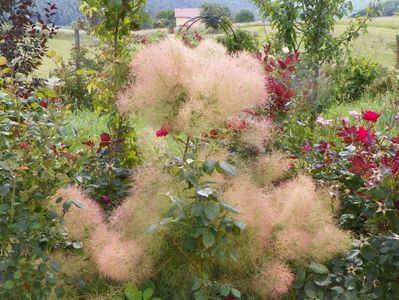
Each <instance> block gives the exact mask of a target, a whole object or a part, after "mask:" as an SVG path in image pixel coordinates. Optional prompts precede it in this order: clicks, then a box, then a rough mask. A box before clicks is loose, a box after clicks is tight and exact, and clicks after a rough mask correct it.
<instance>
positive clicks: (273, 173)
mask: <svg viewBox="0 0 399 300" xmlns="http://www.w3.org/2000/svg"><path fill="white" fill-rule="evenodd" d="M289 167H290V161H289V159H287V157H286V155H285V154H284V153H282V152H278V151H276V152H272V153H270V154H268V155H265V156H262V157H260V158H259V160H258V162H257V164H256V166H255V169H254V170H253V173H252V176H253V179H254V181H255V182H256V183H257V184H258V185H259V186H261V187H265V186H270V185H272V184H273V183H276V182H278V181H279V180H281V178H283V177H284V175H285V174H286V173H287V171H288V170H289Z"/></svg>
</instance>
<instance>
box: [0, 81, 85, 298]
mask: <svg viewBox="0 0 399 300" xmlns="http://www.w3.org/2000/svg"><path fill="white" fill-rule="evenodd" d="M6 82H8V83H10V82H12V83H13V84H12V88H10V89H9V90H8V89H4V88H2V89H1V90H0V132H1V136H2V137H1V139H2V142H1V143H0V166H1V167H0V198H1V205H0V237H1V238H0V264H1V266H2V267H1V268H0V284H1V289H0V298H2V299H10V298H18V299H28V298H29V299H46V298H48V297H50V296H51V295H54V294H56V295H57V296H60V297H61V296H62V295H63V294H64V290H63V288H62V287H61V286H60V285H59V284H58V283H57V277H58V275H57V273H59V272H61V267H60V265H59V263H58V262H57V261H54V260H52V259H51V258H50V257H49V252H50V251H51V250H53V249H55V248H59V247H61V246H64V240H65V235H66V231H65V230H64V229H62V228H61V227H60V223H59V219H60V217H61V216H58V215H57V214H55V213H53V212H51V211H49V210H48V209H47V205H48V201H49V198H50V197H51V196H52V195H53V194H54V192H55V191H56V190H57V188H59V187H61V186H62V185H64V184H67V183H69V182H71V181H72V179H71V178H73V175H74V173H75V170H76V169H75V168H76V166H75V162H76V160H77V158H78V156H77V155H76V154H74V153H71V152H70V151H69V150H68V147H67V146H66V145H65V144H64V142H65V135H64V133H65V129H64V127H63V126H64V125H65V124H63V116H64V113H65V109H63V105H62V100H60V99H57V98H53V97H54V95H53V93H52V92H51V91H50V90H46V89H41V90H40V89H37V90H32V89H30V88H29V85H28V84H26V85H25V86H24V85H18V83H17V82H15V81H13V80H12V79H10V78H8V79H7V80H6ZM13 92H14V94H13ZM17 95H20V96H17ZM39 95H40V98H39ZM66 200H69V201H64V203H63V205H64V210H65V211H66V210H68V209H69V208H70V207H71V206H72V205H75V204H74V202H73V201H72V200H74V199H66ZM76 205H78V204H76Z"/></svg>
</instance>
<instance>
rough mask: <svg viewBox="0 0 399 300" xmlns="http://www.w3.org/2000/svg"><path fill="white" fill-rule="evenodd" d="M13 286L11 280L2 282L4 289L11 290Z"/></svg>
mask: <svg viewBox="0 0 399 300" xmlns="http://www.w3.org/2000/svg"><path fill="white" fill-rule="evenodd" d="M14 286H15V283H14V281H12V280H6V281H5V282H4V284H3V288H5V289H6V290H11V289H12V288H13V287H14Z"/></svg>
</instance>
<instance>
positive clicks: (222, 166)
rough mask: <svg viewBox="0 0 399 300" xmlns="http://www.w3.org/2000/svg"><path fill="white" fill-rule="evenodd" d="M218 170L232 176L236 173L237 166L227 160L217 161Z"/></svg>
mask: <svg viewBox="0 0 399 300" xmlns="http://www.w3.org/2000/svg"><path fill="white" fill-rule="evenodd" d="M216 170H217V171H218V172H219V173H221V174H225V175H231V176H234V175H236V168H235V167H234V166H232V165H230V164H229V163H228V162H225V161H219V162H217V163H216Z"/></svg>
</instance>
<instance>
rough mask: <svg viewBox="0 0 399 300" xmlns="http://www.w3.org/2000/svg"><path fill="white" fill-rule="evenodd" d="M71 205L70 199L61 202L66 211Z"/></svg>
mask: <svg viewBox="0 0 399 300" xmlns="http://www.w3.org/2000/svg"><path fill="white" fill-rule="evenodd" d="M71 206H72V201H70V200H67V201H65V202H64V203H63V204H62V208H63V209H64V211H68V210H69V209H70V208H71Z"/></svg>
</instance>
